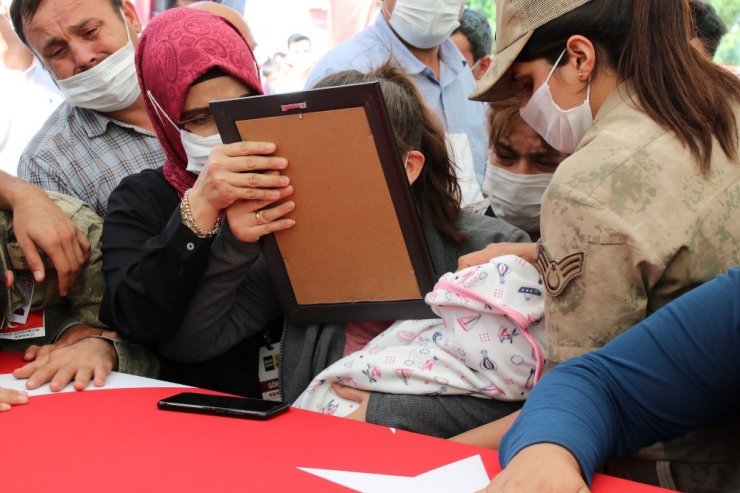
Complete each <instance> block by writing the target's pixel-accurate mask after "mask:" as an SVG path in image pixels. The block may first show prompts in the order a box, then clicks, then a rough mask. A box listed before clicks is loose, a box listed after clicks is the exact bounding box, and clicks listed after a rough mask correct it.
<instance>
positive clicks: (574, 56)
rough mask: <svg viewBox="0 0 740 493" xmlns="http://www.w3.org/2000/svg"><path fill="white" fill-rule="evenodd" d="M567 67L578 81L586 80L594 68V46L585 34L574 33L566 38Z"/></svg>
mask: <svg viewBox="0 0 740 493" xmlns="http://www.w3.org/2000/svg"><path fill="white" fill-rule="evenodd" d="M566 48H567V50H568V67H570V68H571V69H572V70H573V71H574V72H575V74H576V78H577V79H578V80H579V81H582V82H587V81H588V80H589V79H590V78H591V76H592V74H593V71H594V69H595V68H596V47H594V45H593V43H592V42H591V41H590V40H589V39H588V38H587V37H585V36H581V35H580V34H576V35H573V36H571V37H570V38H568V43H567V44H566Z"/></svg>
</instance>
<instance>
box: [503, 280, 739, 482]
mask: <svg viewBox="0 0 740 493" xmlns="http://www.w3.org/2000/svg"><path fill="white" fill-rule="evenodd" d="M738 348H740V269H739V268H735V269H732V270H731V271H730V272H729V273H728V274H725V275H721V276H718V277H717V278H715V279H714V280H712V281H709V282H707V283H706V284H704V285H702V286H700V287H698V288H696V289H695V290H693V291H691V292H689V293H687V294H686V295H684V296H682V297H680V298H678V299H677V300H675V301H674V302H673V303H671V304H669V305H667V306H665V307H664V308H663V309H661V310H659V311H657V312H656V313H654V314H653V315H652V316H650V317H648V318H647V319H645V320H644V321H643V322H641V323H640V324H638V325H637V326H635V327H634V328H633V329H631V330H629V331H628V332H626V333H625V334H623V335H621V336H619V337H617V338H616V339H614V340H613V341H612V342H610V343H609V344H608V345H606V346H605V347H604V348H603V349H602V350H599V351H596V352H593V353H589V354H587V355H585V356H583V357H580V358H576V359H574V360H571V361H568V362H566V363H562V364H561V365H558V366H557V367H555V368H554V369H553V370H551V371H550V372H548V373H547V374H546V375H545V377H544V378H543V379H542V381H541V382H540V383H539V384H538V385H537V387H536V388H535V389H534V391H533V392H532V394H531V395H530V397H529V399H528V400H527V402H526V404H525V406H524V409H523V410H522V412H521V414H520V416H519V418H518V419H517V420H516V422H515V423H514V425H513V426H512V428H511V430H510V431H509V432H508V433H507V434H506V435H505V436H504V439H503V441H502V444H501V450H500V454H501V455H500V456H501V463H502V465H504V466H506V465H507V464H509V463H510V462H512V463H513V462H514V460H516V456H517V454H518V453H519V452H520V451H523V450H524V449H525V448H526V447H528V446H530V445H533V444H538V443H553V444H557V445H560V446H562V447H564V448H565V449H567V450H568V451H570V453H572V454H573V455H574V456H575V457H576V459H577V460H578V463H579V464H580V467H581V470H582V471H583V475H584V476H585V478H586V480H587V481H590V480H591V476H592V474H593V471H594V469H595V468H597V467H598V466H599V465H601V464H602V463H603V462H604V461H605V460H606V459H607V458H609V457H611V456H614V455H622V454H625V453H627V452H631V451H634V450H637V449H639V448H641V447H643V446H646V445H649V444H652V443H654V442H656V441H666V440H669V439H671V438H674V437H677V436H680V435H682V434H684V433H686V432H688V431H690V430H693V429H696V428H699V427H701V426H704V425H707V424H709V423H711V422H713V421H715V420H717V419H718V418H720V417H721V416H723V415H725V414H728V413H730V412H733V411H737V410H738V409H740V385H739V383H740V359H739V358H738V357H737V351H738ZM541 465H542V464H538V467H540V466H541ZM516 470H518V471H522V470H523V469H522V468H521V467H517V468H516Z"/></svg>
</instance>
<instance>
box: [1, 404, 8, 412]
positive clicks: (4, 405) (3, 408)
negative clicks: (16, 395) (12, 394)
mask: <svg viewBox="0 0 740 493" xmlns="http://www.w3.org/2000/svg"><path fill="white" fill-rule="evenodd" d="M9 409H10V404H6V403H4V402H3V403H2V404H0V411H7V410H9Z"/></svg>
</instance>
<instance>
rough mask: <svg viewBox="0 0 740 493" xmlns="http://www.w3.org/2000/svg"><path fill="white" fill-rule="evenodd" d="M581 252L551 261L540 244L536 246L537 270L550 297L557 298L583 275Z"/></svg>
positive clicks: (582, 255) (582, 256)
mask: <svg viewBox="0 0 740 493" xmlns="http://www.w3.org/2000/svg"><path fill="white" fill-rule="evenodd" d="M584 257H585V256H584V254H583V252H576V253H571V254H570V255H566V256H565V257H563V258H562V259H560V260H553V259H552V258H551V257H550V254H549V253H548V252H547V249H546V248H545V246H544V245H543V244H542V243H538V244H537V270H538V271H539V273H540V276H542V281H543V282H544V283H545V290H546V291H547V294H549V295H550V296H558V295H559V294H560V293H562V292H563V290H565V288H566V287H567V286H568V284H570V281H572V280H573V279H575V278H576V277H578V276H580V275H581V274H583V262H584Z"/></svg>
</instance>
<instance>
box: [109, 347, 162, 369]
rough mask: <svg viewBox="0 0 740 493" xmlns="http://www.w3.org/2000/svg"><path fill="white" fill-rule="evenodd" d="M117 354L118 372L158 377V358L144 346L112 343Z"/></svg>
mask: <svg viewBox="0 0 740 493" xmlns="http://www.w3.org/2000/svg"><path fill="white" fill-rule="evenodd" d="M113 346H114V347H115V349H116V354H118V371H120V372H121V373H128V374H130V375H138V376H140V377H149V378H158V377H159V370H160V366H159V358H157V356H156V355H155V354H154V353H152V352H151V351H149V350H148V349H147V348H146V347H145V346H142V345H140V344H134V343H132V342H128V341H125V340H118V341H113Z"/></svg>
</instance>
